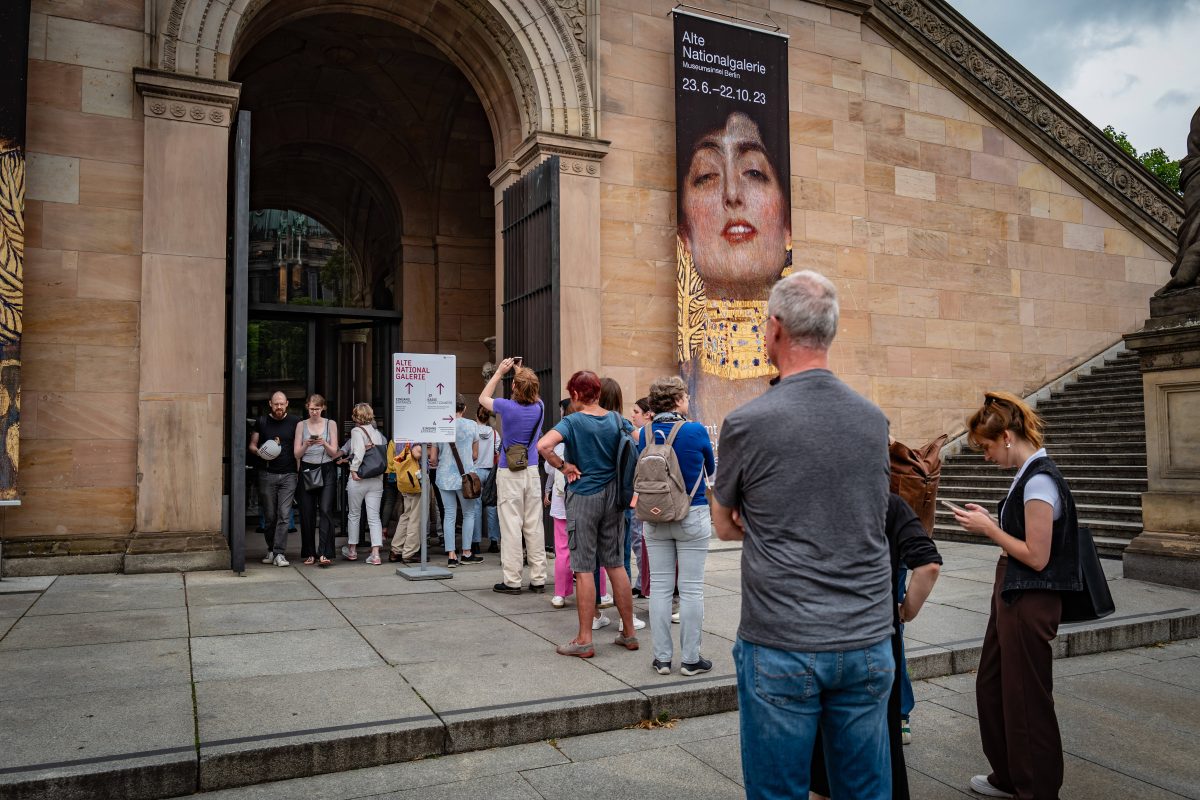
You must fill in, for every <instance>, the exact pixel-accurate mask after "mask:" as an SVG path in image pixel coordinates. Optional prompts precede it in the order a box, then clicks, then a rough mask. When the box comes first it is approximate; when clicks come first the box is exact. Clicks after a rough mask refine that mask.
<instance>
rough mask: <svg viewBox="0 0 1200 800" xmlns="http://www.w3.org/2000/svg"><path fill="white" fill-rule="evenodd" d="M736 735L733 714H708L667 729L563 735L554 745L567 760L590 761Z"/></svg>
mask: <svg viewBox="0 0 1200 800" xmlns="http://www.w3.org/2000/svg"><path fill="white" fill-rule="evenodd" d="M737 735H738V716H737V714H729V713H725V714H712V715H708V716H702V717H685V718H683V719H680V720H679V721H678V722H676V723H675V726H674V727H671V728H653V729H647V728H632V729H620V730H610V731H604V732H602V733H590V734H587V735H584V736H567V737H563V738H560V739H558V740H556V741H555V743H554V746H555V747H556V748H557V749H558V751H559V752H560V753H562V754H563V755H564V756H566V757H567V758H568V759H570V760H571V761H590V760H593V759H597V758H607V757H608V756H613V755H620V754H621V753H633V752H640V751H643V750H653V749H656V748H661V747H666V746H668V745H682V744H686V743H691V742H699V741H705V740H709V739H717V738H726V737H729V736H737Z"/></svg>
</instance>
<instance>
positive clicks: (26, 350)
mask: <svg viewBox="0 0 1200 800" xmlns="http://www.w3.org/2000/svg"><path fill="white" fill-rule="evenodd" d="M144 22H145V19H144V15H143V5H142V0H82V1H81V2H72V3H62V2H53V0H33V15H32V20H31V32H30V47H29V56H30V60H29V106H28V114H29V117H28V135H27V141H28V150H29V162H28V189H27V195H26V197H27V200H26V220H27V221H26V225H27V237H26V242H27V250H26V263H25V281H26V283H25V333H24V337H23V341H22V360H23V367H22V376H21V383H22V401H23V402H22V420H21V471H20V481H19V483H20V492H21V500H22V504H23V505H22V507H21V508H19V509H17V508H14V509H8V510H6V511H5V513H4V514H3V516H2V517H0V519H3V532H4V536H5V538H11V537H22V538H24V537H28V536H36V537H46V547H48V548H49V547H52V546H53V547H56V548H57V549H58V550H59V551H63V552H65V551H66V550H68V549H70V551H71V552H87V551H88V550H89V549H98V550H105V549H112V547H111V541H110V540H112V539H116V540H120V539H123V538H125V537H127V536H128V534H129V532H130V531H131V530H132V528H133V521H134V508H135V485H136V476H135V473H136V463H137V443H136V439H137V428H138V404H137V396H138V395H137V393H138V320H139V316H140V315H139V299H140V297H141V270H142V258H141V247H142V159H143V123H142V113H141V106H140V103H139V102H137V101H138V98H137V97H136V95H135V92H134V88H133V75H132V70H133V68H134V67H135V66H140V65H142V63H143V35H142V32H141V31H142V27H143V25H144ZM66 537H83V538H82V539H79V540H77V541H76V542H75V543H74V544H71V545H68V544H66V543H65V542H63V541H62V540H63V539H65V538H66ZM51 540H59V543H58V544H57V545H52V544H51ZM10 552H11V551H10Z"/></svg>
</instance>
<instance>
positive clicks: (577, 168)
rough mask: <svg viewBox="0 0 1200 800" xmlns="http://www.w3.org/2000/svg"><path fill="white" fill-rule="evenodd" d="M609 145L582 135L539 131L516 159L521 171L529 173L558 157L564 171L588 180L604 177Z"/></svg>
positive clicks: (518, 153)
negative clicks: (603, 172)
mask: <svg viewBox="0 0 1200 800" xmlns="http://www.w3.org/2000/svg"><path fill="white" fill-rule="evenodd" d="M609 144H610V143H609V142H606V141H602V140H600V139H585V138H583V137H580V136H563V135H561V134H554V133H545V132H541V131H539V132H538V133H535V134H533V135H532V136H530V137H529V138H528V139H526V140H525V141H524V143H522V144H521V146H520V147H519V148H517V152H516V154H515V156H514V158H513V160H514V161H515V162H516V165H517V169H518V170H519V171H520V172H521V173H524V172H527V171H528V170H529V168H530V167H532V166H534V165H536V164H538V163H540V162H542V161H544V160H546V159H547V158H550V157H551V156H558V161H559V169H560V170H561V171H562V172H565V173H569V174H573V175H580V176H585V177H592V178H598V177H600V161H601V160H602V159H603V158H604V156H605V155H607V154H608V146H609Z"/></svg>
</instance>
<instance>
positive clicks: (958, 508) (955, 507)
mask: <svg viewBox="0 0 1200 800" xmlns="http://www.w3.org/2000/svg"><path fill="white" fill-rule="evenodd" d="M938 502H939V503H941V504H942V505H944V506H945V507H946V508H948V509H950V510H951V511H961V512H962V513H964V514H969V513H971V512H970V511H968V510H967V509H965V508H963V507H962V506H959V505H955V504H954V503H951V502H950V501H949V500H938Z"/></svg>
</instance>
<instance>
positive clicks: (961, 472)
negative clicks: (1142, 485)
mask: <svg viewBox="0 0 1200 800" xmlns="http://www.w3.org/2000/svg"><path fill="white" fill-rule="evenodd" d="M1059 466H1060V467H1061V468H1062V473H1063V477H1065V478H1066V479H1067V481H1068V482H1070V483H1071V485H1072V486H1074V485H1075V482H1076V481H1081V480H1094V479H1097V478H1103V479H1113V480H1130V479H1133V480H1140V481H1145V480H1146V466H1145V465H1144V464H1140V465H1133V464H1103V465H1095V464H1059ZM1014 474H1016V473H1014V472H1011V471H1005V470H1001V469H999V468H997V467H996V466H995V465H993V464H987V463H984V462H983V461H982V460H980V461H976V462H972V463H967V464H959V463H955V464H951V463H950V462H946V463H945V464H943V465H942V480H943V481H945V480H946V479H947V478H953V477H959V476H975V475H980V476H984V477H988V476H996V475H999V476H1002V477H1003V478H1004V479H1005V480H1007V481H1008V482H1009V483H1012V479H1013V475H1014Z"/></svg>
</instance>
